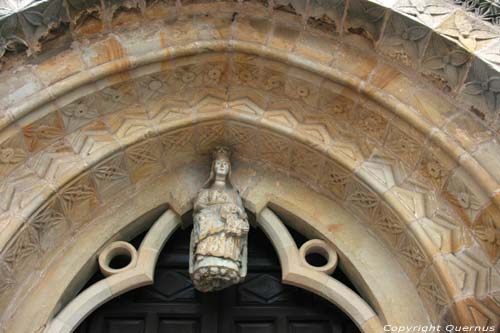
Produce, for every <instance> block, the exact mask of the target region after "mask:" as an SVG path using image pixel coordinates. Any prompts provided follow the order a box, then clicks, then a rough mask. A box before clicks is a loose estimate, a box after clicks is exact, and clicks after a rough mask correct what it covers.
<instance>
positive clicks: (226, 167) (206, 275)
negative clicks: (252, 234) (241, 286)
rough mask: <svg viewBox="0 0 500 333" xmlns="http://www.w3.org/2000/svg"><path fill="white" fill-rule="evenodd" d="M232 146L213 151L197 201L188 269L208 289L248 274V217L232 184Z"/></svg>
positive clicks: (219, 286)
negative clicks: (209, 166) (208, 173)
mask: <svg viewBox="0 0 500 333" xmlns="http://www.w3.org/2000/svg"><path fill="white" fill-rule="evenodd" d="M229 155H230V153H229V150H228V149H227V148H225V147H218V148H217V149H216V150H215V152H214V157H213V162H212V169H211V171H210V177H209V179H208V180H207V182H206V183H205V184H204V185H203V188H202V189H201V190H200V191H199V192H198V196H197V198H196V200H195V202H194V212H193V231H192V233H191V244H190V258H189V273H190V275H191V279H192V280H193V283H194V286H195V288H196V289H198V290H200V291H202V292H207V291H215V290H220V289H224V288H226V287H228V286H230V285H233V284H236V283H239V282H240V281H242V280H243V279H244V278H245V276H246V264H247V238H248V230H249V224H248V218H247V215H246V213H245V209H244V208H243V204H242V202H241V198H240V196H239V194H238V191H237V190H236V189H234V188H233V186H232V184H231V178H230V176H231V162H230V159H229Z"/></svg>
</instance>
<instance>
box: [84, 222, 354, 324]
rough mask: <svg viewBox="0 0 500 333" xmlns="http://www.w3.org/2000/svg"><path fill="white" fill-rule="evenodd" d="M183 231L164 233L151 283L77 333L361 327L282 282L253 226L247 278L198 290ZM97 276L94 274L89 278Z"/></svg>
mask: <svg viewBox="0 0 500 333" xmlns="http://www.w3.org/2000/svg"><path fill="white" fill-rule="evenodd" d="M189 234H190V230H179V231H177V232H176V233H175V234H174V235H173V236H172V238H171V239H170V240H169V242H168V243H167V245H166V247H165V249H164V250H163V251H162V254H161V255H160V257H159V260H158V264H157V268H156V272H155V283H154V285H152V286H147V287H143V288H139V289H136V290H133V291H130V292H128V293H126V294H124V295H122V296H120V297H118V298H116V299H114V300H113V301H111V302H109V303H107V304H105V305H103V306H102V307H101V308H99V309H98V310H96V311H95V312H94V313H93V314H92V315H91V316H90V317H89V318H87V319H86V320H85V321H84V322H83V323H82V324H81V325H80V327H79V328H78V330H77V332H79V333H159V332H161V333H170V332H172V333H233V332H234V333H285V332H286V333H354V332H359V331H358V330H357V328H356V327H355V326H354V324H353V323H352V322H351V321H350V319H349V318H347V317H346V316H345V314H343V313H342V312H341V311H339V310H338V309H337V308H336V307H335V306H333V305H332V304H330V303H328V302H326V301H325V300H323V299H322V298H320V297H318V296H316V295H313V294H311V293H309V292H307V291H305V290H302V289H299V288H295V287H292V286H287V285H284V284H282V283H281V280H280V276H281V269H280V266H279V261H278V258H277V256H276V254H275V252H274V249H273V248H272V245H271V244H270V242H269V241H268V240H267V238H266V237H265V235H264V234H263V233H262V232H261V231H260V230H258V229H252V230H251V231H250V234H249V253H248V272H249V273H248V275H247V278H246V280H245V281H244V282H243V283H241V284H239V285H237V286H233V287H231V288H227V289H225V290H223V291H220V292H217V293H200V292H197V291H196V290H195V289H194V288H193V285H192V283H191V281H190V279H189V274H188V245H189ZM295 236H296V237H299V238H300V236H297V235H295ZM136 242H137V243H139V242H140V239H138V240H136ZM299 242H300V240H299ZM100 278H102V277H101V276H99V275H98V274H97V275H96V276H95V277H94V278H93V280H94V281H95V280H97V279H100ZM337 278H340V279H344V277H343V276H339V277H337Z"/></svg>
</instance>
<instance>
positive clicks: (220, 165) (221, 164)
mask: <svg viewBox="0 0 500 333" xmlns="http://www.w3.org/2000/svg"><path fill="white" fill-rule="evenodd" d="M214 171H215V174H216V175H218V176H226V175H227V174H228V173H229V162H228V161H226V160H216V161H215V163H214Z"/></svg>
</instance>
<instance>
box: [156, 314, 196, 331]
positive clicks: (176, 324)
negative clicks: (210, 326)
mask: <svg viewBox="0 0 500 333" xmlns="http://www.w3.org/2000/svg"><path fill="white" fill-rule="evenodd" d="M158 332H159V333H200V321H199V319H197V318H194V319H187V318H186V319H177V318H172V319H170V318H163V319H160V322H159V327H158Z"/></svg>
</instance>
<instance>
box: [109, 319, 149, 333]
mask: <svg viewBox="0 0 500 333" xmlns="http://www.w3.org/2000/svg"><path fill="white" fill-rule="evenodd" d="M145 326H146V323H145V321H144V319H134V318H106V319H105V320H104V330H105V332H106V333H144V331H145Z"/></svg>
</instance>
